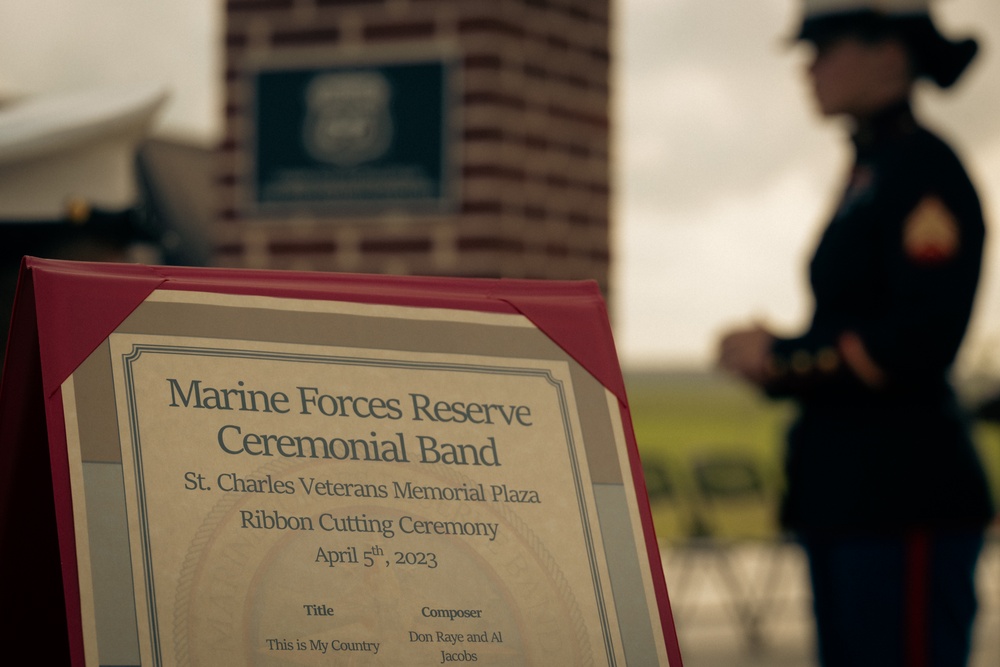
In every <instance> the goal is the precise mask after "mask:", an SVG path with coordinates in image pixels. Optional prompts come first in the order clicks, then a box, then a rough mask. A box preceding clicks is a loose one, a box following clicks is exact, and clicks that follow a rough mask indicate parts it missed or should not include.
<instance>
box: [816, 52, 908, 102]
mask: <svg viewBox="0 0 1000 667" xmlns="http://www.w3.org/2000/svg"><path fill="white" fill-rule="evenodd" d="M814 46H815V56H814V58H813V61H812V64H811V65H810V67H809V76H810V78H811V79H812V84H813V92H814V94H815V96H816V102H817V104H818V106H819V110H820V113H822V114H823V115H824V116H838V115H844V114H846V115H849V116H853V117H855V118H863V117H865V116H867V115H870V114H871V113H874V112H875V111H878V110H879V108H881V107H882V106H884V105H885V104H887V103H889V102H892V101H895V100H896V99H898V97H899V96H900V95H903V94H905V93H906V92H907V91H908V88H907V86H908V72H907V68H906V55H905V51H904V50H903V49H902V47H901V46H900V45H898V44H897V43H896V42H891V41H882V42H876V43H870V42H865V41H863V40H861V39H858V38H856V37H852V36H843V37H837V38H833V39H830V40H827V41H823V42H820V43H817V44H815V45H814Z"/></svg>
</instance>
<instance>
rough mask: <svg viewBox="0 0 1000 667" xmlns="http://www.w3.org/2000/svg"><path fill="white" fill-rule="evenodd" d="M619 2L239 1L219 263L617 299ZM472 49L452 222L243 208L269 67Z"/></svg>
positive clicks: (232, 8) (232, 5) (231, 35)
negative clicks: (440, 278)
mask: <svg viewBox="0 0 1000 667" xmlns="http://www.w3.org/2000/svg"><path fill="white" fill-rule="evenodd" d="M610 2H611V0H230V1H229V2H228V4H227V27H226V36H225V48H226V74H225V76H226V127H227V136H226V139H225V141H224V143H223V145H222V147H221V162H220V173H219V177H218V190H219V192H220V199H219V202H220V207H219V213H218V224H217V225H216V228H217V235H216V242H217V249H216V261H217V263H218V264H220V265H223V266H241V267H260V268H290V269H307V270H335V271H351V272H372V273H397V274H422V275H465V276H489V277H498V276H504V277H524V278H557V279H582V278H593V279H595V280H597V281H598V282H599V284H600V285H601V286H602V288H604V289H605V292H606V291H607V282H608V264H609V212H610V206H609V195H610V192H609V143H610V127H609V116H608V109H609V65H610V63H609V60H610V53H609V33H610V16H609V13H610V7H609V5H610ZM422 46H423V47H427V46H433V47H434V48H440V49H445V50H448V51H449V52H451V53H455V54H458V62H459V63H460V64H461V72H460V79H461V86H460V91H461V104H460V106H461V109H460V111H459V119H460V125H461V126H460V128H459V131H458V141H456V142H455V146H456V149H457V151H458V156H457V157H458V171H459V173H460V179H459V183H460V191H459V194H458V200H459V201H458V205H457V209H456V211H455V212H454V213H449V214H447V215H441V214H435V215H404V214H397V215H395V216H375V217H372V216H358V217H354V218H351V217H336V218H332V217H330V218H327V217H323V216H322V215H318V214H308V215H295V216H292V217H286V218H281V219H278V218H269V217H264V216H261V215H259V214H255V213H253V211H252V210H251V209H249V208H248V207H246V205H245V204H244V203H243V201H244V200H245V197H244V196H243V195H242V194H241V193H242V192H243V187H244V186H245V180H244V179H245V178H246V175H247V168H246V165H247V164H248V155H249V154H248V152H247V151H248V148H249V147H248V142H247V135H246V132H245V128H246V127H247V123H248V119H247V115H248V113H249V110H248V109H247V108H246V93H247V91H246V86H247V79H246V72H247V69H248V67H249V64H250V63H251V62H253V61H254V60H258V61H259V60H262V59H263V60H267V59H268V58H270V57H272V56H273V57H284V58H287V57H289V56H294V55H295V54H312V55H314V56H315V54H316V53H317V52H318V51H320V50H321V51H322V52H323V53H329V54H330V56H331V57H339V58H349V57H352V56H356V57H360V58H363V57H364V55H365V54H366V53H367V52H371V51H372V50H381V51H384V50H385V49H391V48H401V49H405V48H420V47H422Z"/></svg>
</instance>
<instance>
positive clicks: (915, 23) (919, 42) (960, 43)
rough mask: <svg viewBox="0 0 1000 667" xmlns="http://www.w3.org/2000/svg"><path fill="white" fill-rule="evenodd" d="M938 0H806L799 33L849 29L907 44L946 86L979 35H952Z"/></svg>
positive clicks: (821, 35) (927, 72)
mask: <svg viewBox="0 0 1000 667" xmlns="http://www.w3.org/2000/svg"><path fill="white" fill-rule="evenodd" d="M931 4H932V0H802V8H803V15H802V25H801V27H800V29H799V33H798V36H797V37H798V39H800V40H804V41H809V42H814V43H821V42H824V41H829V40H830V39H834V38H836V37H840V36H843V35H855V36H858V37H861V38H862V39H871V40H876V39H880V38H885V37H896V38H899V39H901V40H902V41H903V43H904V44H906V46H907V48H908V50H909V52H910V55H911V57H912V59H913V64H914V67H915V69H916V74H917V75H918V76H920V77H924V78H928V79H930V80H931V81H933V82H935V83H936V84H937V85H939V86H941V87H942V88H948V87H949V86H951V85H952V84H954V83H955V82H956V81H957V80H958V79H959V77H960V76H961V75H962V73H963V72H964V71H965V69H966V68H967V67H968V65H969V63H970V62H972V59H973V58H974V57H975V55H976V52H977V51H978V45H977V43H976V41H975V40H974V39H971V38H965V39H960V40H954V41H953V40H950V39H948V38H947V37H945V36H944V35H942V34H941V32H940V31H939V30H938V29H937V26H936V25H935V24H934V21H933V19H932V18H931Z"/></svg>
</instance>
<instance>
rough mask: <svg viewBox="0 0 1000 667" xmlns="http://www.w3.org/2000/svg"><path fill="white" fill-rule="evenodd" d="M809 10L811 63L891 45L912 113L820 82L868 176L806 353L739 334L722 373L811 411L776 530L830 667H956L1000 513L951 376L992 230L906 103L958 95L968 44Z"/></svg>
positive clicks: (840, 223)
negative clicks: (789, 545) (794, 558)
mask: <svg viewBox="0 0 1000 667" xmlns="http://www.w3.org/2000/svg"><path fill="white" fill-rule="evenodd" d="M805 7H806V12H805V18H804V21H803V24H802V28H801V32H800V34H799V38H800V39H802V40H805V41H807V42H810V43H811V44H812V45H813V46H814V48H815V49H816V63H815V64H814V65H813V67H814V68H817V67H823V66H826V64H825V63H822V62H821V61H822V60H823V58H824V57H826V54H827V52H828V51H829V50H831V49H836V48H848V49H850V48H857V49H858V53H861V54H865V53H868V51H865V49H877V48H880V47H881V46H883V45H886V44H890V45H896V46H898V47H901V49H902V51H903V53H904V55H905V57H906V63H905V64H906V66H907V67H908V71H909V73H910V75H909V76H908V78H907V79H906V82H907V85H906V86H905V87H904V88H903V89H902V90H901V92H902V94H898V95H893V94H891V92H889V93H886V94H885V96H884V99H880V101H879V102H878V103H872V104H869V105H868V106H865V104H863V103H858V102H856V101H855V102H849V103H844V105H843V106H838V103H837V102H836V101H834V100H833V96H834V95H836V94H840V93H837V92H836V91H833V92H831V90H830V89H831V88H832V87H835V86H833V84H824V83H820V82H817V97H818V98H820V99H819V102H820V106H821V108H822V109H821V110H823V111H824V113H828V114H830V115H833V114H840V113H844V114H847V115H848V116H850V117H851V119H852V121H853V122H854V125H853V127H852V130H853V132H852V141H853V144H854V148H855V162H854V165H853V168H852V170H851V173H850V178H849V180H848V183H847V184H846V187H845V188H844V193H843V197H842V199H841V201H840V204H839V206H838V207H837V209H836V212H835V214H834V215H833V218H832V220H830V222H829V224H828V226H827V227H826V229H825V231H824V232H823V234H822V236H821V238H820V241H819V244H818V246H817V248H816V250H815V254H814V256H813V258H812V261H811V263H810V265H809V281H810V286H811V288H812V292H813V295H814V303H815V308H814V312H813V315H812V319H811V322H810V324H809V326H808V328H807V329H806V330H805V331H804V332H803V333H801V335H798V336H794V337H779V336H775V335H774V334H772V333H771V332H770V331H767V330H766V329H763V328H761V327H752V328H747V329H739V330H736V331H734V332H731V333H730V334H729V335H727V336H726V337H724V338H723V341H722V345H721V350H720V354H721V356H720V360H721V361H720V363H721V364H722V366H723V367H725V368H727V369H729V370H731V371H733V372H735V373H737V374H739V375H742V376H743V377H745V378H747V379H749V380H751V381H753V382H755V383H756V384H758V385H759V386H760V387H761V388H762V389H763V390H764V391H765V392H766V393H767V394H768V395H770V396H773V397H782V398H791V399H793V400H794V401H795V402H796V403H797V405H798V416H797V418H796V419H795V420H794V422H793V424H792V426H791V428H790V431H789V434H788V448H787V453H786V474H787V493H786V496H785V499H784V502H783V505H782V517H781V518H782V520H783V523H784V525H785V526H787V527H788V528H790V529H791V530H793V531H794V532H795V533H796V534H797V535H798V536H799V537H800V539H801V540H802V543H803V546H804V547H805V549H806V553H807V555H808V557H809V561H810V569H811V575H812V584H813V593H814V605H815V612H816V620H817V629H818V638H819V651H820V658H821V662H822V664H823V665H824V667H836V666H840V665H850V666H851V667H859V666H864V665H872V666H875V665H877V666H879V667H892V666H895V665H899V666H903V665H905V666H907V667H917V666H920V667H931V666H940V667H945V666H948V667H959V666H960V665H964V664H966V661H967V657H968V653H969V645H970V636H971V628H972V621H973V618H974V614H975V608H976V598H975V588H974V570H975V563H976V559H977V557H978V553H979V551H980V549H981V547H982V534H983V530H984V527H985V526H986V524H987V523H988V522H989V521H990V519H991V517H992V516H993V511H994V510H993V506H992V504H991V498H990V495H989V490H988V486H987V482H986V478H985V475H984V473H983V469H982V467H981V464H980V462H979V460H978V458H977V455H976V452H975V449H974V447H973V444H972V440H971V438H970V435H969V428H968V423H967V419H966V417H965V415H964V413H963V411H962V409H961V408H960V406H959V404H958V402H957V400H956V398H955V396H954V393H953V390H952V387H951V385H950V384H949V380H948V374H949V370H950V368H951V365H952V363H953V361H954V359H955V356H956V353H957V351H958V349H959V345H960V343H961V341H962V338H963V336H964V334H965V331H966V327H967V324H968V321H969V316H970V313H971V311H972V307H973V301H974V297H975V293H976V286H977V283H978V279H979V274H980V266H981V258H982V250H983V238H984V222H983V215H982V211H981V208H980V204H979V200H978V197H977V195H976V191H975V189H974V187H973V185H972V183H971V182H970V179H969V177H968V175H967V174H966V171H965V169H964V168H963V167H962V164H961V162H960V161H959V159H958V158H957V157H956V155H955V153H954V152H953V151H952V149H951V148H949V146H948V145H946V144H945V143H944V142H943V141H942V140H941V139H940V138H938V137H937V136H935V135H934V134H933V133H931V132H930V131H928V130H927V129H926V128H924V127H922V126H921V125H920V123H919V122H918V121H917V120H916V118H915V117H914V114H913V112H912V109H911V105H910V95H909V91H910V85H909V84H912V80H913V78H914V77H925V78H928V79H930V80H932V81H934V82H935V83H937V84H938V85H940V86H942V87H948V86H950V85H951V84H953V83H954V82H955V81H956V79H957V78H958V76H959V75H960V74H961V72H962V71H963V70H964V69H965V66H966V65H967V64H968V63H969V61H970V60H971V59H972V57H973V56H974V54H975V42H973V41H971V40H965V41H961V42H952V41H949V40H947V39H945V38H944V37H942V36H941V35H940V33H938V31H937V30H936V28H935V27H934V24H933V22H932V21H931V18H930V15H929V7H928V2H927V0H923V1H921V0H882V1H879V0H807V1H806V2H805ZM844 40H853V41H852V42H851V44H850V45H848V46H846V47H844V46H843V44H844ZM837 57H839V58H845V57H846V58H851V57H853V56H851V55H848V56H844V55H843V54H840V55H838V56H837ZM864 57H866V56H864V55H861V56H858V57H857V58H856V59H855V60H854V61H853V63H854V64H855V65H856V64H857V63H859V62H866V61H864V60H863V58H864ZM878 57H882V56H881V55H880V56H878ZM889 57H891V56H889ZM812 75H813V77H814V79H816V78H817V77H819V76H826V75H827V74H823V73H820V72H818V71H813V72H812ZM824 86H826V88H824ZM824 95H827V96H828V97H827V98H826V99H823V96H824ZM848 97H849V96H848ZM848 97H845V98H841V99H848ZM854 99H861V98H854ZM872 99H877V98H872Z"/></svg>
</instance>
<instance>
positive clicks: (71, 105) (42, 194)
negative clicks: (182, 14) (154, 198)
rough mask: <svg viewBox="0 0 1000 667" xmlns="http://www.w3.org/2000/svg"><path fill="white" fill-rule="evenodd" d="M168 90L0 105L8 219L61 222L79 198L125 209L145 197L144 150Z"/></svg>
mask: <svg viewBox="0 0 1000 667" xmlns="http://www.w3.org/2000/svg"><path fill="white" fill-rule="evenodd" d="M166 99H167V92H166V90H165V89H164V88H163V87H162V86H153V85H144V86H132V87H128V88H123V87H116V88H105V89H94V90H87V91H82V92H74V93H62V94H49V95H39V96H36V97H31V98H28V99H25V100H20V101H16V102H13V103H10V104H7V105H5V106H3V107H0V220H19V221H23V222H30V221H32V220H39V221H43V220H47V221H51V220H56V219H60V218H63V217H64V216H65V214H66V210H67V206H68V205H69V204H70V202H73V201H85V202H88V203H89V204H90V205H93V206H95V207H100V208H103V209H108V210H121V209H125V208H128V207H130V206H133V205H134V204H135V203H136V200H137V197H138V184H137V180H136V166H135V159H136V151H137V147H138V145H139V143H140V142H141V141H142V140H143V139H144V138H145V137H146V135H147V133H148V131H149V127H150V125H151V124H152V121H153V118H154V116H155V115H156V113H157V111H158V110H159V109H160V108H161V107H162V106H163V104H164V102H165V101H166Z"/></svg>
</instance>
